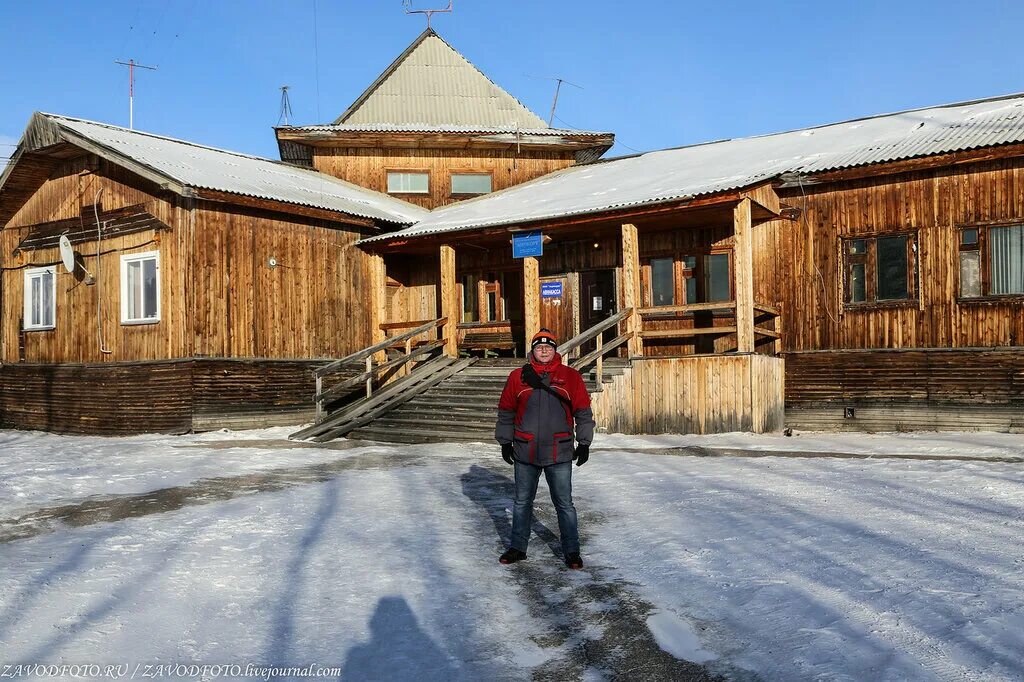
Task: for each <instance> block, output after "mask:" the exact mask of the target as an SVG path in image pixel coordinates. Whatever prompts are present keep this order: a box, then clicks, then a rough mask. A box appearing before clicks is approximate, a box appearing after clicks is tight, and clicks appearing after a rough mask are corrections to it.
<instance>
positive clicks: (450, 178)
mask: <svg viewBox="0 0 1024 682" xmlns="http://www.w3.org/2000/svg"><path fill="white" fill-rule="evenodd" d="M456 175H480V176H485V177H487V178H489V179H490V185H491V188H490V189H489V190H487V191H486V192H456V191H455V187H454V183H455V176H456ZM428 185H429V180H428ZM493 192H494V173H492V172H491V171H481V170H467V171H459V170H453V171H450V172H449V173H448V196H450V197H467V198H468V197H482V196H484V195H486V194H491V193H493Z"/></svg>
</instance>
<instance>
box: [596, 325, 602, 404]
mask: <svg viewBox="0 0 1024 682" xmlns="http://www.w3.org/2000/svg"><path fill="white" fill-rule="evenodd" d="M596 341H597V388H598V390H600V389H601V385H602V384H603V383H604V353H602V352H601V349H602V348H604V343H603V341H604V332H601V333H600V334H598V335H597V338H596Z"/></svg>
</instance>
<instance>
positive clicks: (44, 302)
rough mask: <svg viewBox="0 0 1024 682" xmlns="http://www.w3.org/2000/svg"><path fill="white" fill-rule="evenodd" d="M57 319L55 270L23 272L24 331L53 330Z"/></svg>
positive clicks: (38, 269)
mask: <svg viewBox="0 0 1024 682" xmlns="http://www.w3.org/2000/svg"><path fill="white" fill-rule="evenodd" d="M56 319H57V274H56V268H53V267H48V268H32V269H31V270H26V271H25V322H24V327H25V329H26V330H31V329H53V328H54V327H55V326H56V322H55V320H56Z"/></svg>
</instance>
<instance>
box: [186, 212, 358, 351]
mask: <svg viewBox="0 0 1024 682" xmlns="http://www.w3.org/2000/svg"><path fill="white" fill-rule="evenodd" d="M330 225H331V224H330V223H326V222H324V221H321V220H316V219H312V218H302V217H299V216H281V215H279V214H269V213H266V212H262V211H257V210H254V209H245V208H238V207H231V206H227V205H224V204H203V205H201V206H200V208H198V209H197V210H196V216H195V244H196V248H195V258H194V265H193V270H194V272H195V322H194V325H195V353H196V354H197V355H205V356H212V357H231V358H246V357H248V358H253V357H255V358H325V357H340V356H342V355H345V354H347V353H351V352H353V351H355V350H358V349H359V348H365V347H366V346H369V345H370V344H371V343H372V340H371V339H372V334H371V330H370V328H369V327H370V309H369V302H370V297H369V293H368V287H369V285H370V281H371V278H370V257H369V255H368V254H366V253H365V252H364V251H362V250H361V249H359V248H358V247H356V246H355V242H356V240H357V239H359V234H358V233H356V232H352V231H346V230H339V229H334V228H333V227H331V226H330ZM271 258H274V259H275V260H276V263H277V265H276V266H273V267H272V266H271V265H270V259H271Z"/></svg>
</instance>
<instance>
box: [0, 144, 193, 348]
mask: <svg viewBox="0 0 1024 682" xmlns="http://www.w3.org/2000/svg"><path fill="white" fill-rule="evenodd" d="M90 168H93V169H95V172H91V171H89V169H90ZM83 172H84V174H81V173H83ZM100 188H103V194H102V195H101V197H100V203H101V204H102V207H103V209H104V210H111V209H116V208H122V207H125V206H132V205H136V204H143V205H144V206H145V209H146V210H147V211H148V212H150V213H152V214H153V215H154V216H156V217H157V218H158V219H160V220H161V221H162V222H164V223H166V224H168V225H170V226H172V227H174V226H175V225H176V224H178V223H179V222H180V221H182V219H183V218H182V216H183V215H184V214H185V213H186V212H185V211H184V210H183V209H182V208H180V207H179V206H177V205H176V204H175V203H174V202H173V199H172V198H161V197H158V196H156V189H155V188H154V187H152V186H147V183H145V181H142V180H140V179H137V178H135V177H134V176H132V175H131V174H130V173H128V172H127V171H124V170H123V169H120V168H118V167H116V166H111V165H108V164H106V163H105V162H97V161H96V160H94V159H93V160H90V159H89V158H88V157H82V158H80V159H77V160H74V161H69V162H66V163H63V164H60V165H59V166H58V167H57V169H56V170H55V171H54V173H53V174H52V175H51V177H50V179H49V180H47V181H46V182H45V183H44V184H43V186H42V187H41V188H40V190H39V191H38V192H36V193H35V194H34V195H33V196H32V197H31V198H30V199H29V201H28V202H27V203H26V204H25V205H24V206H23V207H22V208H21V209H20V210H19V211H18V212H17V213H16V214H15V216H14V217H13V218H12V220H11V222H10V223H9V225H8V227H7V228H6V229H4V230H2V231H0V264H2V266H3V268H4V269H3V275H2V276H3V283H2V287H3V296H4V305H3V314H2V326H3V330H2V351H0V357H2V359H3V361H4V362H18V361H19V357H20V355H21V353H20V351H19V346H20V345H21V344H22V342H23V343H24V359H25V360H26V361H28V362H116V361H124V360H155V359H161V358H167V357H181V356H183V355H188V354H189V353H190V351H189V348H190V342H191V339H190V338H189V332H188V321H189V319H190V317H189V315H187V314H186V310H185V306H184V305H183V300H182V296H181V292H184V291H188V290H189V285H188V276H189V271H188V268H187V266H185V263H184V257H183V256H184V254H185V253H187V252H188V244H187V235H186V234H185V233H184V232H183V231H181V230H171V231H169V232H168V231H164V232H161V233H159V234H155V233H154V232H153V231H147V232H140V233H136V234H130V235H126V236H122V237H111V238H107V239H103V240H102V243H101V252H102V254H103V255H101V256H100V258H101V263H100V267H99V268H97V259H96V256H95V253H96V246H97V244H96V241H90V242H83V243H80V244H76V245H75V250H76V251H77V252H79V253H80V254H81V255H82V256H83V261H84V264H85V267H86V268H88V269H89V271H90V272H92V273H93V274H94V275H95V274H96V273H97V272H98V271H99V272H100V273H101V274H102V277H101V278H99V279H98V280H97V283H96V284H94V285H85V284H84V283H80V282H78V281H77V280H76V278H75V277H74V276H72V275H70V274H67V273H65V271H64V268H63V266H61V265H59V263H60V253H59V250H58V249H56V248H51V249H41V250H37V251H34V252H31V253H27V254H25V255H24V258H23V259H19V258H18V257H16V256H13V255H12V252H13V250H14V248H15V247H16V246H17V245H18V243H19V242H20V241H21V239H23V238H24V237H25V236H26V235H27V234H28V233H29V232H30V228H29V227H28V226H30V225H35V224H39V223H43V222H49V221H53V220H60V219H65V218H76V217H79V216H81V211H82V207H83V206H84V207H89V206H91V205H92V203H93V201H94V200H95V197H96V193H97V191H98V190H99V189H100ZM82 219H83V221H85V222H86V223H92V224H94V223H95V219H94V218H93V217H91V216H90V215H85V216H82ZM144 251H159V252H160V282H161V292H160V293H161V299H162V300H161V307H162V310H161V318H162V319H161V321H160V322H159V323H158V324H152V325H122V324H121V311H120V280H121V272H120V256H121V254H124V253H138V252H144ZM50 264H58V265H57V272H58V276H57V296H56V320H55V321H56V328H55V329H53V330H44V331H28V332H24V334H23V338H22V335H21V334H19V330H20V326H21V325H20V320H21V317H22V315H23V310H24V308H23V301H24V270H25V269H26V268H30V267H35V266H39V265H50ZM99 292H102V294H103V296H102V297H103V340H104V346H105V347H106V348H107V349H108V350H111V351H112V352H111V353H102V352H100V348H99V342H98V339H97V314H98V293H99Z"/></svg>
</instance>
